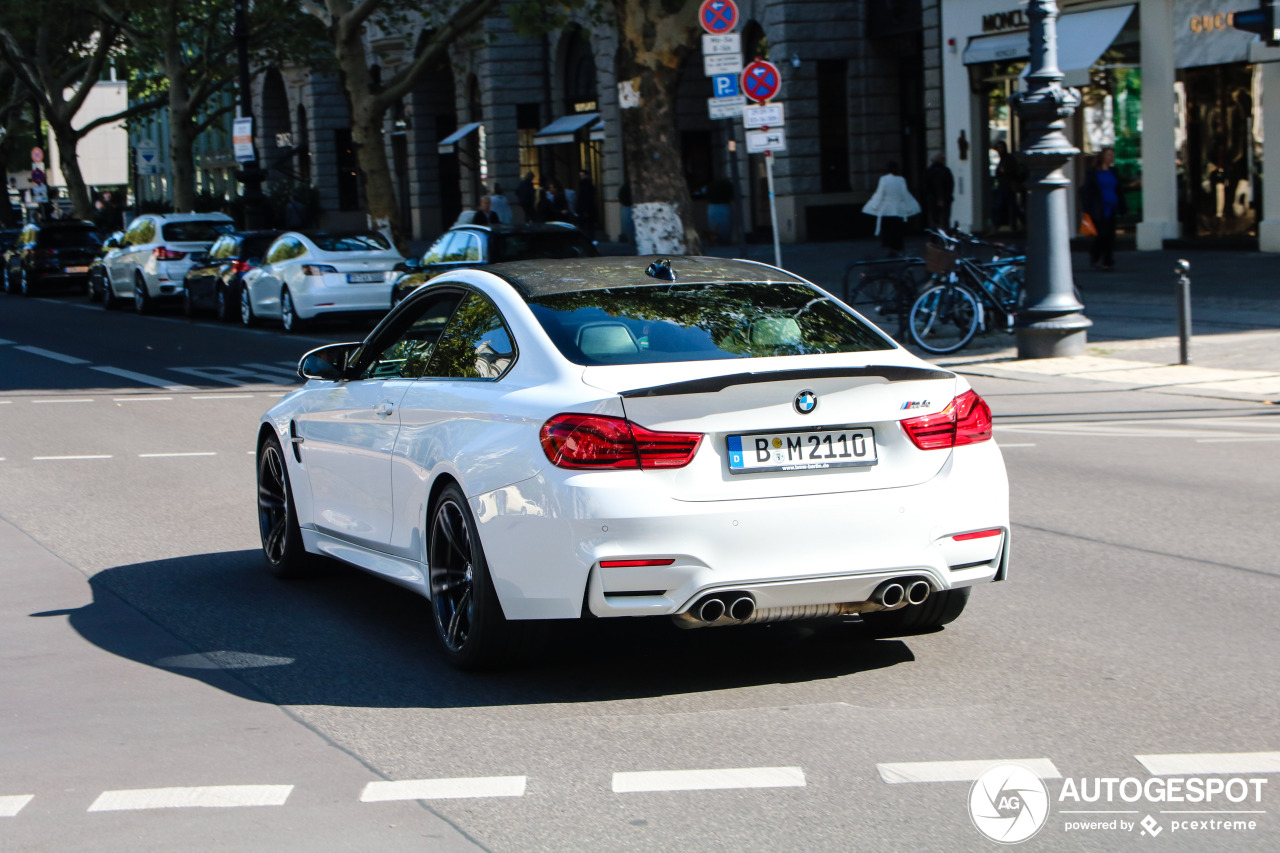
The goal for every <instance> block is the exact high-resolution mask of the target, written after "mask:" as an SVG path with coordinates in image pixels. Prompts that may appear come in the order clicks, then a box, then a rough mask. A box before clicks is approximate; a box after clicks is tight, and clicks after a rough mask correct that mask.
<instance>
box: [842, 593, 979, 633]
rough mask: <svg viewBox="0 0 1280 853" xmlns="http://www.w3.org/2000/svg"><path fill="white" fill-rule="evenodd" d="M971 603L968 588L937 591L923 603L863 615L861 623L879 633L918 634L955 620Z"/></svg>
mask: <svg viewBox="0 0 1280 853" xmlns="http://www.w3.org/2000/svg"><path fill="white" fill-rule="evenodd" d="M968 603H969V587H962V588H961V589H948V590H943V591H941V592H935V593H933V594H932V595H930V596H929V597H928V598H927V599H925V601H924V603H923V604H908V605H907V606H906V607H902V608H899V609H898V610H882V611H879V612H877V613H864V614H862V622H863V624H864V625H866V626H867V628H868V629H869V630H870V631H872V632H873V633H875V634H877V635H880V636H894V635H900V634H919V633H924V632H926V631H933V630H936V629H938V628H941V627H942V626H943V625H947V624H950V623H951V622H954V621H955V620H956V618H957V617H958V616H959V615H960V614H961V613H963V612H964V606H965V605H966V604H968Z"/></svg>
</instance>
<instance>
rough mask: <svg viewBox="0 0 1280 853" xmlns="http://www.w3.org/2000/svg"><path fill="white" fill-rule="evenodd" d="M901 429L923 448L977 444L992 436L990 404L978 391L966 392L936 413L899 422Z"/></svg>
mask: <svg viewBox="0 0 1280 853" xmlns="http://www.w3.org/2000/svg"><path fill="white" fill-rule="evenodd" d="M900 423H901V424H902V431H903V432H905V433H906V434H907V437H908V438H910V439H911V442H912V444H914V445H915V446H916V447H918V448H920V449H921V450H941V449H944V448H948V447H960V446H962V445H965V444H977V443H978V442H979V441H986V440H987V439H989V438H991V407H990V406H988V405H987V401H986V400H983V399H982V398H981V397H979V396H978V394H977V392H976V391H973V390H969V391H965V392H964V393H963V394H961V395H960V396H959V397H956V398H955V399H954V400H952V401H951V402H950V403H949V404H948V405H947V407H946V408H945V409H943V410H942V411H941V412H938V413H937V414H934V415H921V416H920V417H918V418H908V419H907V420H905V421H900Z"/></svg>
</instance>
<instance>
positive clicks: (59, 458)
mask: <svg viewBox="0 0 1280 853" xmlns="http://www.w3.org/2000/svg"><path fill="white" fill-rule="evenodd" d="M31 458H32V459H33V460H34V461H36V462H57V461H63V460H70V459H110V458H111V457H110V456H109V455H107V456H32V457H31Z"/></svg>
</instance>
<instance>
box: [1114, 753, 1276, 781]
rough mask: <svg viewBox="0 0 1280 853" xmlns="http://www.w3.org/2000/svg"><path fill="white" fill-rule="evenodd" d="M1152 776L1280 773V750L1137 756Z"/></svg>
mask: <svg viewBox="0 0 1280 853" xmlns="http://www.w3.org/2000/svg"><path fill="white" fill-rule="evenodd" d="M1134 758H1136V759H1138V763H1139V764H1141V765H1142V766H1143V767H1145V768H1147V772H1148V773H1150V774H1151V775H1152V776H1193V775H1196V774H1200V773H1280V752H1192V753H1186V754H1178V753H1169V754H1164V755H1135V756H1134Z"/></svg>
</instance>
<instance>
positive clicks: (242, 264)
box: [231, 258, 253, 273]
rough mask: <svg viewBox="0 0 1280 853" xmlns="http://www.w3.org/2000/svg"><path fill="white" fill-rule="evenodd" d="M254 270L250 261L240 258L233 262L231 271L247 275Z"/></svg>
mask: <svg viewBox="0 0 1280 853" xmlns="http://www.w3.org/2000/svg"><path fill="white" fill-rule="evenodd" d="M252 268H253V265H252V264H250V263H249V262H248V261H242V260H240V259H239V258H237V259H236V260H234V261H232V262H231V271H232V272H238V273H246V272H248V271H249V270H251V269H252Z"/></svg>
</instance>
